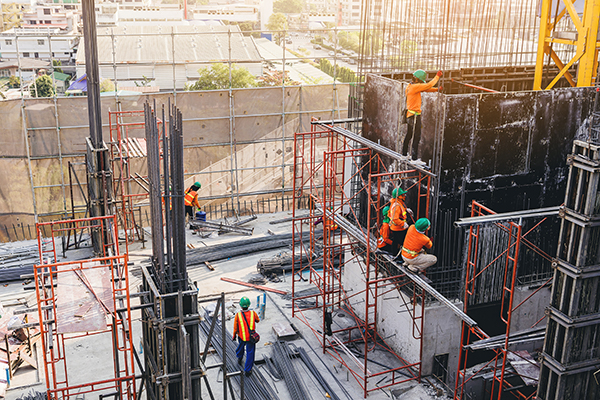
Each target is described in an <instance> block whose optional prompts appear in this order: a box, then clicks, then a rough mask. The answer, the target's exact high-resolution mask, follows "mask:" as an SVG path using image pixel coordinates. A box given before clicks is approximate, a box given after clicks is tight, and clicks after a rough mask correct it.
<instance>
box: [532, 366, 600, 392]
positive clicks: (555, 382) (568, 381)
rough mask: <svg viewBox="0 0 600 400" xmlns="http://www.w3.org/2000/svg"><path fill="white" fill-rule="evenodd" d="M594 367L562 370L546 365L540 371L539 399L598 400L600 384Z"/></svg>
mask: <svg viewBox="0 0 600 400" xmlns="http://www.w3.org/2000/svg"><path fill="white" fill-rule="evenodd" d="M595 371H596V369H595V368H594V367H586V368H583V369H580V370H573V371H567V372H564V371H560V370H558V369H557V368H555V367H554V366H550V365H546V364H545V365H544V366H543V368H542V370H541V372H540V383H539V386H538V387H539V388H540V390H538V393H537V397H536V398H537V399H538V400H597V399H598V398H600V385H598V384H597V383H596V377H595V376H594V372H595Z"/></svg>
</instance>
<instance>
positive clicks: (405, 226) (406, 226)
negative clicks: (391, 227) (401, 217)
mask: <svg viewBox="0 0 600 400" xmlns="http://www.w3.org/2000/svg"><path fill="white" fill-rule="evenodd" d="M404 229H408V224H407V223H406V221H404Z"/></svg>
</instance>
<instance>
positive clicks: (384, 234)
mask: <svg viewBox="0 0 600 400" xmlns="http://www.w3.org/2000/svg"><path fill="white" fill-rule="evenodd" d="M379 235H380V236H379V239H377V248H378V249H381V248H382V247H385V246H387V245H388V244H392V243H393V242H392V239H390V224H388V223H387V222H384V223H383V224H382V225H381V229H380V230H379Z"/></svg>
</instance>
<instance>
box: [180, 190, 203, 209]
mask: <svg viewBox="0 0 600 400" xmlns="http://www.w3.org/2000/svg"><path fill="white" fill-rule="evenodd" d="M183 201H184V202H185V205H186V206H194V205H195V206H196V207H198V208H200V203H198V192H196V191H195V190H192V188H189V189H188V190H186V191H185V197H184V198H183Z"/></svg>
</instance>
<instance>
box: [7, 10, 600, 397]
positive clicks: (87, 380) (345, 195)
mask: <svg viewBox="0 0 600 400" xmlns="http://www.w3.org/2000/svg"><path fill="white" fill-rule="evenodd" d="M92 5H93V3H92ZM89 7H90V6H89V4H87V3H86V2H84V10H83V12H84V19H83V20H84V37H83V38H82V39H81V40H85V48H86V49H88V51H87V52H86V55H85V68H86V73H87V81H88V95H87V98H84V97H52V98H26V97H24V96H22V97H21V98H20V99H18V100H3V101H0V115H2V116H3V118H2V121H3V123H2V124H1V125H0V138H1V140H2V141H3V146H2V150H1V151H2V154H1V157H0V163H1V165H2V167H3V170H5V171H10V173H5V174H1V175H0V182H1V184H0V193H1V194H2V196H0V211H1V213H0V216H1V218H0V237H2V239H3V240H4V241H5V242H7V243H6V244H4V245H3V246H4V248H3V249H2V253H0V256H1V257H2V265H0V278H1V280H2V281H3V282H7V289H6V290H5V291H3V292H5V293H6V294H4V293H3V294H2V295H1V296H0V301H2V305H3V307H2V308H0V309H1V310H2V311H3V315H0V338H1V339H2V344H1V345H0V368H4V369H6V371H7V376H8V377H9V379H7V380H6V381H3V380H2V379H0V385H3V386H0V389H3V390H0V394H2V393H3V392H4V391H5V396H6V397H7V398H9V399H12V398H14V399H16V398H18V397H19V396H29V397H22V398H23V399H26V398H44V397H36V396H40V395H39V394H36V393H34V392H33V390H32V389H30V388H31V387H34V388H35V390H37V391H38V392H40V393H45V396H46V397H45V398H48V399H83V398H101V399H103V398H115V399H138V398H141V399H144V398H145V399H153V400H154V399H209V398H210V399H220V398H223V399H227V398H233V399H238V398H239V399H245V398H247V399H316V398H324V397H329V398H334V399H344V398H345V399H357V398H367V397H368V398H376V399H379V398H381V399H384V398H385V399H387V398H398V399H411V398H453V399H511V398H517V399H540V400H559V399H590V400H591V399H597V398H598V397H599V396H600V287H599V286H600V273H599V271H600V234H599V232H600V201H599V199H600V82H599V78H598V52H599V49H600V34H599V32H600V29H599V21H598V15H600V1H599V0H586V1H583V0H577V1H575V2H571V1H568V0H544V1H542V2H538V1H533V0H527V1H524V2H518V3H516V2H513V1H510V0H497V1H494V2H489V1H483V0H468V1H466V2H463V3H456V2H450V1H445V0H441V1H439V2H434V3H431V2H426V1H424V0H411V1H408V2H403V1H399V0H396V1H390V2H376V1H369V0H365V1H363V2H362V4H361V12H362V22H361V30H360V38H361V41H360V45H361V49H362V51H361V53H360V56H359V64H358V74H357V75H358V78H357V81H356V82H354V83H339V82H338V81H334V82H333V83H331V84H322V85H291V86H287V85H286V83H285V82H286V81H285V80H282V84H283V85H282V86H275V87H261V88H248V89H235V88H230V89H226V90H210V91H180V90H177V89H176V87H178V85H176V84H175V82H176V81H177V80H181V74H184V75H185V74H187V72H186V71H187V70H186V68H187V67H186V60H185V58H183V57H180V56H178V53H177V46H175V45H174V43H175V42H176V39H175V37H176V36H178V35H179V36H183V37H185V38H184V39H182V40H183V42H194V41H195V40H198V42H200V43H201V42H202V41H203V40H208V41H210V40H216V41H217V42H218V46H217V47H219V48H224V49H227V48H228V49H229V52H227V51H222V52H221V53H222V54H227V53H228V54H229V55H230V56H227V57H223V58H222V59H219V60H217V61H221V62H223V63H227V65H228V66H229V68H232V65H233V63H234V62H236V63H241V64H243V63H244V62H245V61H244V60H239V59H234V58H232V57H231V54H232V48H234V47H235V46H234V45H232V42H233V41H236V40H238V39H239V37H238V36H239V35H240V33H239V31H235V32H232V31H228V32H227V33H223V32H220V31H219V33H215V32H208V31H206V32H197V31H194V30H192V29H190V30H183V29H182V30H179V31H176V30H173V29H172V30H170V31H169V33H168V35H167V36H169V40H170V42H169V41H166V42H165V43H166V44H165V46H166V47H165V48H168V50H169V51H168V52H166V53H165V54H166V59H165V60H164V61H162V62H161V66H162V67H164V66H165V65H167V66H169V65H170V66H171V67H172V68H162V69H161V71H168V70H169V69H170V70H171V73H172V76H171V78H172V79H171V80H172V81H173V82H174V84H173V90H172V91H169V92H160V93H145V94H141V95H134V96H132V95H121V94H119V91H118V90H117V91H115V92H114V94H113V95H111V96H106V97H105V96H102V97H101V96H100V91H99V72H98V71H100V70H101V69H103V70H104V71H110V70H112V71H113V76H112V78H113V79H114V81H115V82H116V83H117V86H118V84H119V80H120V79H121V80H123V81H128V80H130V75H127V74H130V72H127V74H126V73H125V72H124V71H131V68H133V66H132V65H131V64H130V63H128V64H125V63H123V64H121V63H119V61H118V60H117V59H114V58H113V60H112V61H111V62H102V61H100V62H99V61H98V58H97V54H96V53H95V52H94V51H93V49H95V48H96V45H97V42H96V36H97V35H98V36H104V39H106V38H110V41H108V40H103V41H102V43H112V46H113V47H112V51H113V53H115V52H116V51H115V48H116V47H115V46H117V44H118V43H119V42H120V39H119V38H118V37H115V33H114V32H113V33H106V32H100V31H98V32H96V30H95V29H92V28H90V27H94V26H95V23H94V17H93V15H94V13H93V7H92V9H91V10H90V9H89ZM86 12H87V14H86ZM158 31H159V33H157V32H153V33H149V34H144V33H143V32H141V33H140V31H137V30H136V31H135V32H134V34H138V35H140V38H141V37H142V36H144V35H145V36H148V35H150V36H152V35H157V36H160V35H161V33H160V29H159V30H158ZM125 34H127V30H126V29H125V30H123V32H121V31H120V32H119V34H118V35H125ZM118 35H116V36H118ZM329 35H330V38H331V41H332V42H333V43H334V48H337V44H338V42H341V41H342V39H344V38H345V37H346V35H347V32H344V31H343V28H341V27H338V28H335V29H332V30H331V32H330V33H329ZM188 36H189V37H188ZM200 38H201V39H200ZM146 40H147V38H145V39H144V41H146ZM140 41H142V39H140ZM49 42H51V41H50V40H49ZM167 42H169V43H171V47H169V45H168V43H167ZM144 43H145V42H144ZM236 46H240V44H239V43H237V44H236ZM283 54H284V56H283V57H284V58H283V59H282V60H275V59H272V60H263V61H265V62H269V63H271V64H276V63H277V62H279V65H281V68H282V72H283V74H284V75H285V73H286V65H288V61H289V60H286V58H285V57H286V54H287V53H285V52H284V53H283ZM294 57H296V59H297V60H296V61H308V60H306V59H307V58H308V57H300V56H294ZM303 58H304V60H303ZM330 61H331V63H332V64H334V65H335V64H336V63H337V61H338V60H337V55H336V56H332V58H331V60H330ZM247 62H248V63H249V62H250V61H247ZM251 62H252V63H255V62H256V60H252V61H251ZM140 63H141V65H140V66H141V67H143V68H149V65H147V62H144V61H140ZM152 68H153V67H152ZM419 68H422V69H425V70H427V71H429V72H430V74H429V75H430V76H433V75H434V73H435V72H436V71H438V70H442V71H443V76H442V78H441V80H440V86H443V88H444V90H443V92H437V93H425V94H424V95H423V98H422V101H423V102H422V109H423V114H422V130H421V141H420V145H419V154H418V156H419V158H420V160H423V161H424V163H423V162H417V161H416V160H414V159H411V157H409V156H407V155H406V154H401V149H402V145H403V141H404V138H405V135H406V131H407V125H406V123H403V121H402V118H401V114H402V111H403V110H404V109H405V104H406V98H405V97H406V96H405V93H406V92H405V90H406V87H407V85H408V84H409V83H410V81H411V79H412V73H413V71H414V70H415V69H419ZM335 71H336V69H335V68H334V74H335V73H336V72H335ZM163 73H165V72H163ZM185 76H186V77H187V75H185ZM161 79H163V80H167V81H168V80H169V78H168V77H165V76H162V77H161ZM179 86H181V85H179ZM22 90H23V89H22ZM86 115H87V118H86ZM194 182H201V183H202V185H201V188H200V190H199V201H200V204H201V206H202V211H203V212H201V213H199V214H197V215H196V218H194V219H191V218H190V220H188V221H187V223H186V217H185V208H184V204H185V203H184V193H185V190H186V189H187V188H188V187H190V186H191V185H192V184H193V183H194ZM395 188H402V189H404V190H406V191H407V197H406V203H407V206H408V207H409V208H411V209H412V211H413V213H414V216H413V217H412V220H411V221H409V222H410V223H414V222H415V221H416V220H417V219H419V218H428V219H429V220H430V221H431V230H430V231H429V232H428V234H429V236H431V239H432V241H433V248H432V249H431V250H430V252H431V253H432V254H435V255H436V256H437V263H436V264H435V265H434V266H432V267H430V268H428V269H427V271H426V272H425V273H422V274H417V273H414V272H412V271H411V270H409V269H408V268H407V266H406V265H405V264H404V263H403V262H402V261H401V259H398V258H395V257H394V256H395V255H393V254H392V255H390V254H387V253H383V252H381V251H377V244H376V240H377V238H378V236H379V231H380V229H381V227H382V222H383V217H382V210H383V208H384V207H386V206H387V205H389V203H390V200H391V196H392V191H393V190H394V189H395ZM22 280H27V281H26V282H27V283H26V284H25V285H22V284H21V281H22ZM242 296H246V297H249V298H250V300H251V301H252V307H251V308H253V309H255V310H257V312H258V313H259V316H260V319H261V322H260V323H259V324H258V326H257V330H258V332H260V334H261V336H262V338H261V342H260V344H259V345H258V346H257V353H258V356H257V358H256V363H255V365H254V369H253V373H252V374H251V375H246V374H244V373H243V369H241V368H240V367H239V366H238V360H237V359H236V357H237V355H236V345H237V344H236V343H235V342H234V341H232V340H231V337H232V328H233V318H232V317H233V315H234V314H235V312H237V311H239V307H237V304H238V302H239V299H240V298H241V297H242ZM236 307H237V308H236ZM11 396H12V397H11ZM418 396H421V397H418ZM423 396H429V397H423Z"/></svg>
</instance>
